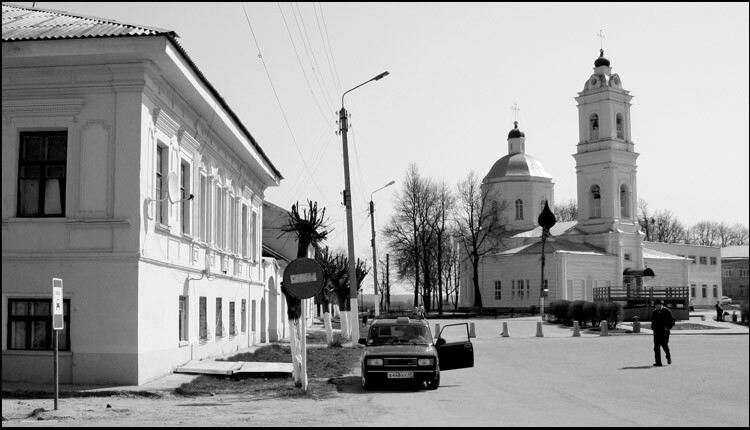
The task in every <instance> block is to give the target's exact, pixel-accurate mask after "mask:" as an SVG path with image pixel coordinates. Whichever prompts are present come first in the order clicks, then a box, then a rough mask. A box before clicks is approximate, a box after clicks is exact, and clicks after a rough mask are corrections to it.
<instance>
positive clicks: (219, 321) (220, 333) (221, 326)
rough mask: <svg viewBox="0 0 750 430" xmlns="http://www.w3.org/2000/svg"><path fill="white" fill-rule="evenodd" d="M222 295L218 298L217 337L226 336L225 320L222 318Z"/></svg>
mask: <svg viewBox="0 0 750 430" xmlns="http://www.w3.org/2000/svg"><path fill="white" fill-rule="evenodd" d="M221 302H222V299H221V297H218V298H217V299H216V337H222V336H224V320H223V319H222V317H223V315H222V309H221Z"/></svg>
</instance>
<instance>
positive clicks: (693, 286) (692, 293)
mask: <svg viewBox="0 0 750 430" xmlns="http://www.w3.org/2000/svg"><path fill="white" fill-rule="evenodd" d="M690 297H695V284H690Z"/></svg>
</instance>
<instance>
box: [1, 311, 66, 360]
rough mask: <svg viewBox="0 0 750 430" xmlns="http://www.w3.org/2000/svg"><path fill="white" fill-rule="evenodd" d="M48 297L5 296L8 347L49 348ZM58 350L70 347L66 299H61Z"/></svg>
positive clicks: (51, 344) (50, 329)
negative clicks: (13, 297)
mask: <svg viewBox="0 0 750 430" xmlns="http://www.w3.org/2000/svg"><path fill="white" fill-rule="evenodd" d="M51 307H52V300H51V299H8V349H16V350H17V349H22V350H26V349H28V350H41V351H52V350H53V349H54V343H53V342H54V340H53V338H54V335H55V333H54V332H55V330H54V329H53V328H52V309H51ZM58 340H59V342H60V343H59V345H58V346H57V349H58V350H60V351H70V300H69V299H68V300H65V299H63V329H62V330H60V334H59V335H58Z"/></svg>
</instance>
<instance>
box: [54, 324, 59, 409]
mask: <svg viewBox="0 0 750 430" xmlns="http://www.w3.org/2000/svg"><path fill="white" fill-rule="evenodd" d="M59 335H60V330H55V360H54V361H55V410H57V400H58V398H59V397H60V373H59V370H58V366H57V359H58V358H57V350H58V345H59V342H60V338H59V337H58V336H59Z"/></svg>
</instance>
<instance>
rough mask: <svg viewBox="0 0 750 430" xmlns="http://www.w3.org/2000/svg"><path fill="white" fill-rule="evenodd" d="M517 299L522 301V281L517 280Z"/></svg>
mask: <svg viewBox="0 0 750 430" xmlns="http://www.w3.org/2000/svg"><path fill="white" fill-rule="evenodd" d="M518 299H519V300H523V279H519V280H518Z"/></svg>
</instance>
